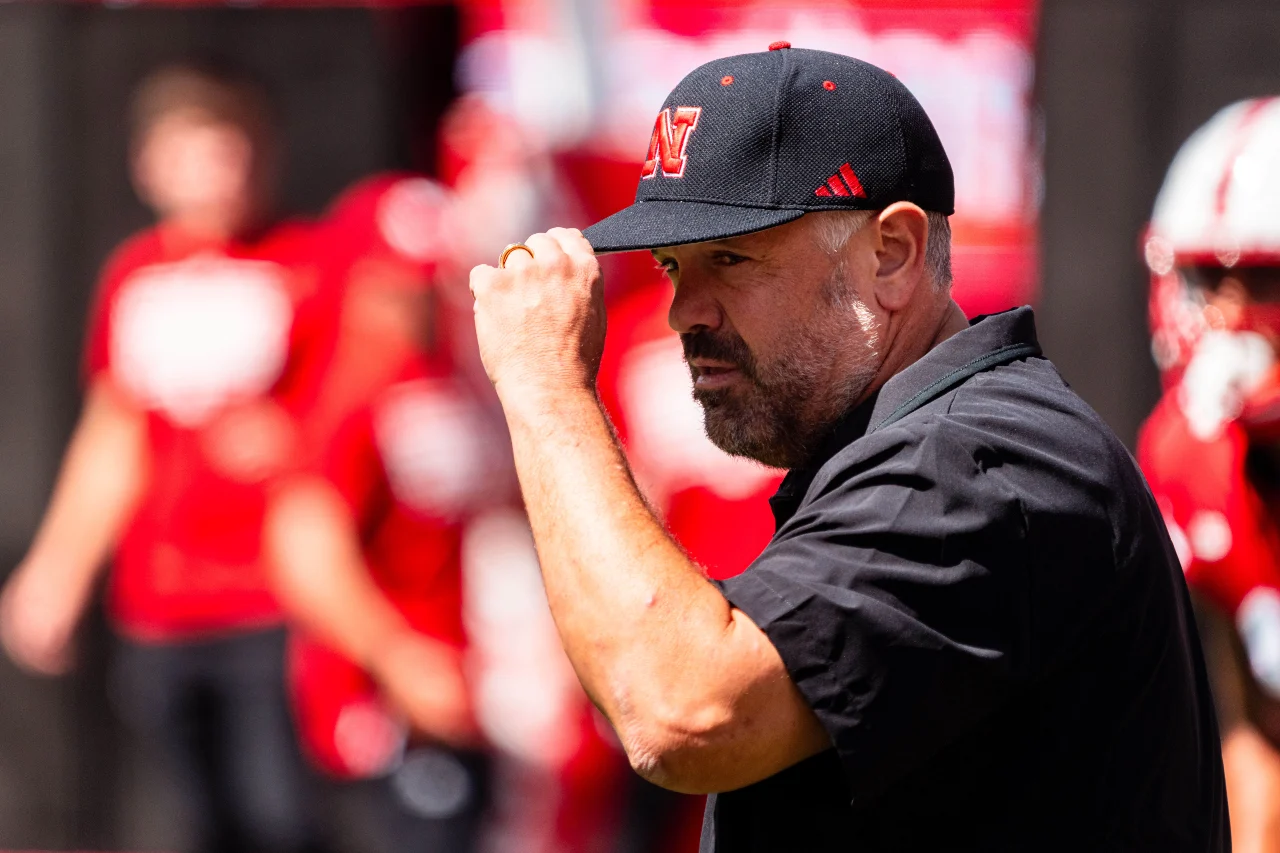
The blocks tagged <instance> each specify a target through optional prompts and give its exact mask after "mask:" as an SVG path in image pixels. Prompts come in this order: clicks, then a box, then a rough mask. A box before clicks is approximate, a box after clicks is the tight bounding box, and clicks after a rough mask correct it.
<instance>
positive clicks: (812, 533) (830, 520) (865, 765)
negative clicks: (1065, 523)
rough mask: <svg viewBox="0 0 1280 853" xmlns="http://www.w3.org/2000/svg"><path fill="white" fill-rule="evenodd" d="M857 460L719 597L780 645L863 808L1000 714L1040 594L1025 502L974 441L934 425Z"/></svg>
mask: <svg viewBox="0 0 1280 853" xmlns="http://www.w3.org/2000/svg"><path fill="white" fill-rule="evenodd" d="M851 451H852V448H850V449H847V450H846V451H845V452H844V453H843V454H841V455H839V456H837V457H836V459H835V460H833V461H832V462H830V463H828V465H827V466H825V467H824V469H823V470H822V471H821V472H820V473H819V476H818V478H817V479H815V480H814V482H813V484H812V485H811V486H810V488H809V493H808V496H807V498H806V500H805V501H804V503H803V504H802V506H801V508H800V509H799V511H798V512H797V513H796V514H795V515H794V516H793V517H792V518H790V519H789V520H787V521H786V522H785V523H784V524H783V525H782V526H781V527H780V528H779V530H778V532H777V534H776V535H775V537H774V539H773V541H772V542H771V543H770V545H769V546H768V547H767V548H766V549H765V551H764V552H763V553H762V554H761V555H760V557H759V558H758V559H757V560H756V561H755V562H754V563H753V564H752V566H751V567H750V568H749V569H748V570H747V571H746V572H745V573H744V574H742V575H739V576H738V577H736V578H731V579H729V580H726V581H721V582H718V585H719V586H720V588H721V590H722V591H723V593H724V595H725V597H726V598H727V599H728V600H729V601H730V603H731V604H733V605H734V606H735V607H737V608H739V609H740V610H742V611H743V612H745V613H746V614H747V615H748V616H750V617H751V619H752V620H753V621H755V623H756V624H757V625H759V626H760V628H761V629H762V630H763V631H764V632H765V633H766V635H767V636H768V637H769V639H770V641H771V642H772V643H773V644H774V646H775V647H776V648H777V650H778V652H779V654H780V655H781V657H782V660H783V662H784V663H785V665H786V667H787V670H788V672H789V673H790V675H791V678H792V680H793V681H794V682H795V684H796V686H797V687H798V688H799V690H800V692H801V693H802V694H803V695H804V697H805V699H806V700H807V701H808V703H809V705H810V707H812V708H813V710H814V712H815V713H816V714H817V716H818V718H819V720H820V721H821V722H822V724H823V726H824V727H825V728H826V730H827V732H828V734H829V735H830V736H831V740H832V742H833V743H834V745H835V747H836V750H837V752H838V754H839V756H840V759H841V763H842V765H843V767H844V771H845V777H846V780H847V782H848V784H849V790H850V794H851V795H852V797H853V798H854V799H855V801H856V800H857V799H858V798H859V797H863V796H869V795H874V794H876V793H878V792H880V791H882V790H884V788H886V787H887V786H888V785H890V784H891V783H892V782H893V781H895V780H896V779H899V778H901V777H903V776H906V775H907V774H909V773H910V772H911V771H912V770H914V769H916V768H917V767H919V766H920V765H922V764H923V763H925V762H927V761H928V760H929V759H930V758H931V757H932V756H933V755H935V754H937V753H938V752H940V751H942V750H943V749H945V748H946V746H947V745H948V744H949V743H950V742H952V741H953V740H955V739H956V738H957V737H959V736H960V735H961V734H963V733H964V732H966V731H967V730H969V729H970V728H972V727H974V726H976V725H978V724H980V723H981V722H982V721H983V720H984V719H985V718H987V717H989V716H990V715H992V714H993V713H995V712H996V711H997V710H999V708H1000V706H1001V705H1002V703H1004V702H1005V701H1006V697H1007V696H1008V695H1009V693H1010V690H1011V688H1012V687H1013V686H1014V684H1015V682H1016V681H1017V680H1018V679H1020V678H1022V677H1024V675H1025V670H1026V668H1027V663H1026V661H1027V658H1028V648H1027V647H1028V644H1029V639H1028V626H1027V625H1026V624H1025V621H1026V620H1027V619H1028V618H1029V616H1028V614H1029V611H1030V608H1029V606H1028V598H1029V595H1030V593H1029V579H1028V577H1027V575H1028V566H1027V565H1026V562H1027V560H1026V558H1027V546H1026V541H1027V536H1026V524H1025V520H1024V515H1023V513H1022V510H1021V507H1020V505H1019V501H1018V499H1017V496H1016V495H1015V494H1014V493H1013V492H1012V490H1011V489H1010V488H1009V487H1008V486H1007V485H1005V484H1003V483H1002V482H1001V481H1000V480H999V479H998V478H994V477H991V476H989V475H988V473H987V471H986V468H985V466H983V465H980V464H978V463H977V462H976V461H975V459H974V455H973V454H972V453H971V452H970V451H969V450H968V449H967V448H966V447H965V446H963V443H962V442H961V441H958V440H957V439H956V438H954V437H949V436H948V435H946V434H945V433H944V431H943V430H942V429H941V428H940V427H939V426H938V424H937V423H933V422H929V421H924V422H913V423H911V424H910V425H904V426H895V427H892V428H890V429H886V430H883V431H882V432H879V433H875V434H873V435H871V436H867V437H865V438H864V439H862V440H861V441H859V442H858V449H857V452H856V455H855V454H854V453H852V452H851ZM850 458H852V461H849V460H850ZM842 460H844V462H843V464H841V463H842Z"/></svg>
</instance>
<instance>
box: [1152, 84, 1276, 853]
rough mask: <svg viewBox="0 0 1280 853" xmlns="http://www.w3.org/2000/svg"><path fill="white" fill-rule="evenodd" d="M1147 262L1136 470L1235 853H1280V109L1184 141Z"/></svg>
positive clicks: (1263, 108) (1233, 113)
mask: <svg viewBox="0 0 1280 853" xmlns="http://www.w3.org/2000/svg"><path fill="white" fill-rule="evenodd" d="M1145 255H1146V261H1147V264H1148V266H1149V267H1150V269H1151V273H1152V286H1151V303H1150V304H1151V320H1152V330H1153V336H1152V343H1153V352H1154V355H1155V357H1156V361H1157V364H1158V365H1159V367H1160V369H1161V371H1162V374H1163V377H1164V381H1165V387H1166V391H1165V394H1164V397H1163V399H1162V400H1161V401H1160V403H1159V405H1158V406H1157V407H1156V409H1155V411H1154V412H1153V413H1152V415H1151V417H1150V418H1149V419H1148V421H1147V422H1146V424H1145V426H1144V427H1143V430H1142V434H1141V436H1140V440H1139V460H1140V462H1141V464H1142V467H1143V470H1144V472H1145V473H1146V475H1147V478H1148V480H1149V481H1150V484H1151V488H1152V491H1153V492H1154V494H1155V496H1156V499H1157V501H1158V503H1159V505H1160V508H1161V511H1162V513H1163V514H1164V516H1165V522H1166V524H1167V526H1168V528H1169V532H1170V535H1171V536H1172V538H1173V541H1174V543H1175V545H1176V546H1177V549H1178V553H1179V557H1180V558H1181V560H1182V564H1183V569H1184V570H1185V572H1186V576H1187V580H1188V582H1189V584H1190V586H1191V588H1192V590H1193V592H1194V593H1196V594H1197V596H1198V598H1199V602H1200V605H1201V607H1200V625H1201V632H1202V634H1204V639H1205V647H1206V652H1207V658H1208V665H1209V667H1210V670H1211V675H1212V676H1213V686H1214V693H1215V699H1216V701H1217V704H1218V708H1219V719H1220V720H1221V728H1222V748H1223V764H1224V767H1225V770H1226V781H1227V793H1228V799H1229V802H1230V803H1231V834H1232V842H1233V846H1234V849H1235V850H1237V851H1243V853H1272V851H1280V360H1278V359H1277V355H1278V354H1280V99H1276V98H1264V99H1257V100H1251V101H1243V102H1240V103H1236V104H1233V105H1231V106H1230V107H1227V108H1226V109H1224V110H1222V111H1221V112H1219V113H1218V114H1217V115H1216V116H1215V117H1214V118H1213V119H1212V120H1211V121H1209V123H1208V124H1206V125H1205V126H1203V127H1202V128H1200V129H1199V130H1198V131H1197V132H1196V133H1195V134H1194V135H1193V136H1192V137H1191V138H1190V139H1189V140H1187V142H1186V143H1185V144H1184V145H1183V147H1182V149H1181V150H1180V151H1179V153H1178V155H1177V157H1176V158H1175V160H1174V162H1173V164H1172V166H1171V167H1170V169H1169V173H1168V175H1167V177H1166V179H1165V182H1164V186H1163V187H1162V189H1161V191H1160V194H1159V196H1158V198H1157V200H1156V204H1155V211H1154V214H1153V216H1152V222H1151V226H1150V231H1149V234H1148V236H1147V239H1146V242H1145Z"/></svg>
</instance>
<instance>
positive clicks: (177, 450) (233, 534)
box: [0, 66, 326, 851]
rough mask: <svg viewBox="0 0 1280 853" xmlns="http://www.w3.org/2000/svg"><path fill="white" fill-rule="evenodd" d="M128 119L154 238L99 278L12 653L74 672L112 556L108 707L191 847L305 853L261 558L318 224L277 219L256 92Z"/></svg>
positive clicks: (157, 102) (265, 125)
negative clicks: (154, 762)
mask: <svg viewBox="0 0 1280 853" xmlns="http://www.w3.org/2000/svg"><path fill="white" fill-rule="evenodd" d="M132 122H133V127H132V131H133V139H132V164H131V165H132V171H133V178H134V183H135V186H136V188H137V190H138V194H139V196H140V197H141V198H142V199H143V201H144V202H146V204H147V205H148V206H149V207H151V208H152V209H153V210H154V211H155V213H156V215H157V218H158V220H159V222H158V224H157V225H156V226H155V227H154V228H150V229H148V230H146V231H144V232H142V233H141V234H138V235H136V236H134V237H133V238H131V239H130V240H128V241H127V242H126V243H125V244H124V245H123V246H121V247H120V248H119V249H118V250H117V251H116V253H115V254H114V255H113V257H112V258H111V259H110V260H109V261H108V263H107V265H106V268H105V271H104V273H103V277H102V282H101V284H100V285H99V292H98V295H97V300H96V306H95V309H94V312H93V315H92V317H91V320H90V328H89V336H88V345H87V351H86V358H85V363H86V371H85V373H86V382H87V386H88V390H87V395H86V402H85V406H84V411H83V412H82V414H81V417H80V421H79V423H78V424H77V426H76V430H75V434H74V436H73V438H72V440H71V444H70V446H69V448H68V450H67V453H66V457H65V459H64V462H63V467H62V470H61V472H60V473H59V476H58V481H57V484H56V487H55V489H54V494H53V497H52V499H51V501H50V505H49V508H48V510H47V511H46V513H45V516H44V519H43V521H42V523H41V526H40V530H39V532H38V534H37V536H36V538H35V541H34V542H33V543H32V546H31V549H30V551H29V552H28V554H27V556H26V558H25V559H24V560H23V562H22V564H21V565H20V566H19V567H18V568H17V570H16V571H15V573H14V575H13V577H12V578H11V579H10V580H9V582H8V584H6V586H5V589H4V595H3V598H2V599H0V637H2V638H3V641H4V645H5V648H6V650H7V651H8V653H9V655H10V656H11V657H12V658H13V659H14V660H15V661H16V662H17V663H19V664H20V665H22V666H23V667H25V668H26V669H28V670H31V671H33V672H36V673H42V674H50V675H52V674H58V673H61V672H64V671H65V670H66V669H67V668H68V667H69V666H70V665H71V663H72V651H73V640H74V632H75V628H76V625H77V623H78V622H79V620H80V618H81V616H82V615H83V613H84V610H85V608H86V607H87V606H88V603H89V601H90V599H91V596H92V594H93V591H94V588H95V586H96V583H97V581H98V579H99V577H100V575H101V573H102V570H103V568H104V567H105V565H106V562H107V559H108V557H109V556H114V564H113V566H112V572H111V575H110V579H109V585H108V592H107V608H108V613H109V616H110V619H111V623H112V626H113V628H114V630H115V632H116V633H117V634H118V635H119V638H120V643H119V645H118V647H117V649H116V654H115V659H114V662H113V663H114V673H113V681H114V684H113V697H114V698H115V699H116V700H117V702H118V705H119V708H120V710H121V712H122V713H123V715H124V716H125V718H126V720H127V722H129V723H130V724H131V725H132V726H133V727H134V728H136V729H137V731H138V732H139V734H140V735H141V736H142V737H143V738H144V739H146V741H147V742H148V743H149V744H151V745H154V746H156V747H157V748H158V750H159V752H160V753H161V754H162V755H163V757H164V758H165V759H167V760H168V761H169V763H170V769H171V770H172V772H173V774H174V777H173V778H174V782H175V785H176V786H177V788H178V789H179V791H180V792H181V795H182V797H183V799H184V805H187V806H189V807H190V815H189V817H190V824H191V826H192V828H193V832H192V836H191V846H192V848H194V849H196V850H199V851H213V850H254V851H292V850H298V849H301V848H302V847H303V846H304V844H305V843H306V840H307V839H306V826H305V821H304V819H303V812H304V805H305V804H304V792H303V790H302V786H303V784H304V783H303V780H304V778H305V777H304V775H303V771H304V768H303V766H302V764H301V758H300V756H299V754H298V751H297V748H296V744H295V740H294V734H293V731H292V727H291V723H290V719H289V712H288V707H287V703H286V698H285V693H284V687H283V678H284V665H283V664H284V656H283V655H284V634H283V630H282V625H281V621H282V614H281V610H280V606H279V603H278V602H277V600H276V597H275V596H274V595H273V594H272V591H271V589H270V584H269V582H268V576H267V571H266V568H265V560H264V558H263V554H262V547H261V532H262V531H261V528H262V518H263V512H264V508H265V503H266V491H265V481H266V478H267V477H268V476H269V475H270V474H272V473H273V472H274V471H275V470H276V469H278V467H279V466H280V465H281V464H282V462H283V460H284V457H285V455H286V453H287V444H288V425H287V423H286V422H285V421H284V418H283V415H280V414H278V413H277V411H276V409H275V408H274V407H272V406H270V405H263V403H264V402H265V401H266V400H267V399H268V397H269V395H270V394H271V393H273V392H275V391H276V390H277V389H279V388H281V387H282V386H284V385H286V384H288V382H289V381H290V375H291V373H292V372H293V370H294V369H295V367H296V366H297V365H298V364H299V363H300V362H301V361H304V360H305V359H306V358H307V355H306V353H307V351H308V350H310V349H311V348H313V347H314V346H316V345H317V342H318V335H317V333H316V329H317V328H318V326H317V323H318V321H319V318H320V317H323V316H326V313H325V312H323V311H321V310H320V306H321V304H322V301H323V300H322V298H321V296H322V293H323V290H322V288H321V287H320V276H319V274H318V272H317V270H316V269H315V268H314V265H313V261H312V254H313V249H314V246H313V243H312V239H313V238H312V233H311V228H310V227H309V226H301V225H292V224H283V225H277V224H274V223H273V220H272V215H271V195H272V192H271V190H272V185H273V173H274V154H275V145H276V139H275V135H274V132H273V129H272V116H271V110H270V107H269V105H268V104H267V102H266V98H265V96H264V94H263V93H262V91H261V90H260V88H259V87H258V86H257V85H256V84H255V83H254V82H252V81H250V80H247V79H245V78H244V77H243V76H241V75H239V74H237V73H232V72H227V71H224V70H221V69H216V68H205V67H187V66H182V67H171V68H166V69H162V70H160V71H158V72H156V73H155V74H153V75H152V76H150V77H148V78H147V79H146V80H145V81H144V82H143V83H142V85H141V86H140V87H139V89H138V92H137V94H136V96H135V99H134V102H133V115H132ZM112 552H114V553H112Z"/></svg>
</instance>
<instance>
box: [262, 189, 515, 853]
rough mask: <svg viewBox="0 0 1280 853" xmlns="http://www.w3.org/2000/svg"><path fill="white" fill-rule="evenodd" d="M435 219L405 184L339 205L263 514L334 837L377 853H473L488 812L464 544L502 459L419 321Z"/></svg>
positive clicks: (441, 206)
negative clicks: (328, 275) (291, 446)
mask: <svg viewBox="0 0 1280 853" xmlns="http://www.w3.org/2000/svg"><path fill="white" fill-rule="evenodd" d="M447 212H448V196H447V193H446V192H445V190H444V189H443V188H442V187H441V186H439V185H438V184H436V183H435V182H433V181H430V180H428V179H426V178H423V177H419V176H413V175H404V174H385V175H377V176H375V177H373V178H370V179H367V180H365V181H362V182H360V183H359V184H357V185H356V186H355V187H353V188H352V189H350V190H349V191H347V192H346V193H344V194H343V196H342V197H341V198H340V199H339V200H338V201H337V202H336V203H335V205H334V208H333V210H332V211H331V213H330V214H329V216H328V217H327V231H328V233H329V239H328V240H327V241H326V243H327V247H328V251H329V252H330V253H331V254H332V255H333V263H335V264H336V265H337V267H338V268H339V269H341V270H343V277H344V280H345V283H344V286H343V290H344V293H343V298H342V301H341V311H340V314H339V318H340V319H339V322H338V332H337V336H336V341H335V345H334V347H333V350H332V352H331V353H330V354H329V357H328V358H326V359H325V360H323V361H322V362H319V363H318V364H317V365H316V367H317V368H318V369H316V370H314V371H312V375H310V376H309V377H307V378H306V379H305V381H302V382H301V383H299V384H300V385H301V386H303V387H300V388H298V389H297V390H296V391H295V392H294V393H292V394H291V395H290V397H291V398H292V399H290V400H289V406H290V408H291V409H292V410H293V411H294V412H295V413H296V417H297V418H298V421H299V427H298V428H299V433H300V435H301V440H302V444H303V451H302V453H301V454H300V456H301V459H300V460H299V466H298V469H297V470H296V471H294V472H291V473H290V474H288V475H286V476H284V477H281V478H280V481H279V482H278V484H277V485H276V487H275V488H274V489H273V496H272V499H271V501H270V503H269V506H268V512H267V521H266V534H265V535H266V540H267V547H268V550H269V552H270V554H271V556H272V563H273V569H274V572H273V575H274V578H275V581H276V589H277V592H278V593H279V595H280V598H281V600H282V601H283V603H284V604H285V606H286V608H287V609H288V611H289V614H290V616H292V617H294V619H295V620H296V622H297V625H298V628H297V630H295V631H294V632H293V637H292V642H291V646H290V659H291V673H290V675H291V681H292V688H293V699H294V712H295V718H296V719H297V720H298V723H299V734H300V735H301V737H302V741H303V746H304V747H305V751H306V754H307V755H308V757H309V758H310V759H311V760H312V763H313V765H315V766H316V767H317V768H318V769H320V770H321V771H323V772H324V773H325V775H326V776H328V777H329V778H330V779H332V780H334V781H335V782H340V783H342V784H335V785H333V786H331V789H332V791H333V793H334V797H333V800H334V802H335V803H336V804H337V805H338V806H340V807H344V808H341V809H340V811H341V813H342V815H343V816H344V817H345V818H346V820H345V821H343V823H345V824H347V826H346V827H345V829H346V834H347V835H349V836H356V837H360V836H364V837H365V838H367V839H368V843H369V844H370V845H372V847H371V849H375V850H395V851H415V850H416V851H424V853H426V851H450V853H454V852H455V851H456V853H462V851H466V850H471V849H473V848H474V846H475V843H476V840H477V829H478V818H479V816H480V814H481V807H482V805H483V802H484V796H483V795H484V788H485V784H484V773H483V765H484V761H483V757H482V756H481V755H480V754H479V753H478V751H477V745H478V733H477V731H476V725H475V722H474V719H473V715H472V712H471V702H470V696H469V691H468V689H467V684H466V678H465V671H464V670H465V665H464V663H465V662H464V650H465V647H466V640H467V637H466V631H465V629H464V627H463V612H462V606H463V602H462V577H461V551H462V533H463V528H464V521H465V519H466V518H467V516H468V514H469V513H470V512H471V511H472V510H473V509H474V508H475V506H476V504H477V501H478V500H479V499H480V497H481V496H482V495H483V494H484V493H485V492H486V491H487V490H489V487H490V486H491V485H492V477H491V474H492V473H493V471H494V470H495V469H496V468H497V466H495V465H494V464H493V457H494V456H495V455H497V456H499V457H500V458H502V457H505V453H503V451H502V449H501V448H500V447H498V446H497V441H496V440H486V439H488V438H490V437H491V436H490V433H491V432H492V431H490V430H486V429H485V427H486V423H485V422H484V420H483V418H482V416H481V413H480V411H479V407H478V406H477V405H476V403H475V402H474V401H473V400H472V399H471V398H470V395H468V394H467V393H466V392H465V391H464V390H463V389H462V388H461V385H460V382H459V381H458V377H457V376H456V372H455V371H454V370H453V368H452V364H451V360H450V359H449V358H448V357H447V355H445V353H444V349H445V347H444V344H443V342H442V341H440V340H438V338H439V337H440V336H439V334H437V332H438V326H439V319H438V318H437V317H434V316H433V312H432V311H431V310H430V307H429V306H430V302H429V301H428V300H429V297H430V295H431V284H432V282H433V279H434V277H435V267H436V265H437V262H438V261H439V260H440V259H441V257H443V256H445V254H446V252H447V249H446V247H445V243H446V239H447V230H446V227H445V224H444V223H445V217H446V216H447ZM406 746H407V747H408V748H407V749H406ZM356 849H360V848H356Z"/></svg>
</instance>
